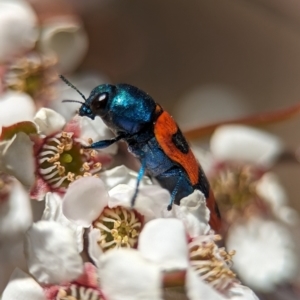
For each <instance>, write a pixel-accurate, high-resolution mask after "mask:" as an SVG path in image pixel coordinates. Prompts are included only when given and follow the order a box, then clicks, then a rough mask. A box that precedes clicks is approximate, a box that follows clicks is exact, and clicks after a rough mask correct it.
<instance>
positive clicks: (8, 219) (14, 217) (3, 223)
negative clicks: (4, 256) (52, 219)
mask: <svg viewBox="0 0 300 300" xmlns="http://www.w3.org/2000/svg"><path fill="white" fill-rule="evenodd" d="M11 185H12V186H11V191H10V195H9V198H8V199H7V200H5V201H2V202H1V201H0V243H1V242H4V240H7V239H10V240H12V239H19V238H20V235H22V234H24V232H25V231H26V230H27V229H28V228H29V226H30V225H31V224H32V212H31V205H30V199H29V197H28V193H27V192H26V191H25V190H24V187H23V186H22V185H21V184H20V183H19V182H18V181H17V180H13V181H12V182H11Z"/></svg>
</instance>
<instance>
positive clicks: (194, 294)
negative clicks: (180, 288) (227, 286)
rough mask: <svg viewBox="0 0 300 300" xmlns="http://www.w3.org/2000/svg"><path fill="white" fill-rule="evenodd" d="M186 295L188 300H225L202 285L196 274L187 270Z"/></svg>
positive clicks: (208, 287)
mask: <svg viewBox="0 0 300 300" xmlns="http://www.w3.org/2000/svg"><path fill="white" fill-rule="evenodd" d="M185 287H186V293H187V296H188V299H190V300H199V299H205V300H225V299H227V298H225V297H223V296H222V295H220V294H219V293H217V292H216V291H215V290H214V289H213V288H212V287H211V286H209V285H208V284H206V283H204V282H203V281H202V280H201V279H200V278H199V276H198V275H197V274H196V272H195V271H194V270H192V269H190V268H189V269H188V271H187V273H186V286H185Z"/></svg>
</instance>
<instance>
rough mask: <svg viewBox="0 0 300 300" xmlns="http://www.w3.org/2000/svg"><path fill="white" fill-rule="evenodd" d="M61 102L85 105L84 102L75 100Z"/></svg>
mask: <svg viewBox="0 0 300 300" xmlns="http://www.w3.org/2000/svg"><path fill="white" fill-rule="evenodd" d="M61 102H75V103H80V104H85V103H84V102H81V101H77V100H63V101H61Z"/></svg>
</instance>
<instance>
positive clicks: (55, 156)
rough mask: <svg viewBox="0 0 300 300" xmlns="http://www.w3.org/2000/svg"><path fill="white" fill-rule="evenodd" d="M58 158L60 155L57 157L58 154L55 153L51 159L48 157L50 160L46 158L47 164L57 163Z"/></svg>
mask: <svg viewBox="0 0 300 300" xmlns="http://www.w3.org/2000/svg"><path fill="white" fill-rule="evenodd" d="M59 158H60V155H59V153H56V154H55V155H53V156H52V157H50V158H48V160H47V161H48V162H49V163H53V162H56V161H58V160H59Z"/></svg>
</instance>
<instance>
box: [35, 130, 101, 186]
mask: <svg viewBox="0 0 300 300" xmlns="http://www.w3.org/2000/svg"><path fill="white" fill-rule="evenodd" d="M95 153H96V154H97V152H96V151H95ZM95 157H96V155H95V156H93V157H92V156H91V151H90V150H88V149H82V148H81V143H80V141H79V140H77V139H76V138H75V137H74V134H73V133H72V132H60V133H57V134H55V135H54V136H51V137H46V138H45V139H44V143H43V145H42V146H41V148H40V149H39V152H38V159H37V164H38V168H37V170H38V173H39V174H40V176H41V177H42V178H43V180H44V181H46V183H47V184H48V185H49V186H50V187H51V188H55V189H60V190H62V191H63V190H65V189H66V188H67V187H68V185H69V184H70V182H73V181H74V180H76V179H78V178H81V177H87V176H93V175H97V174H96V173H98V172H99V171H100V170H101V166H102V165H101V163H99V162H98V161H97V159H96V158H95Z"/></svg>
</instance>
